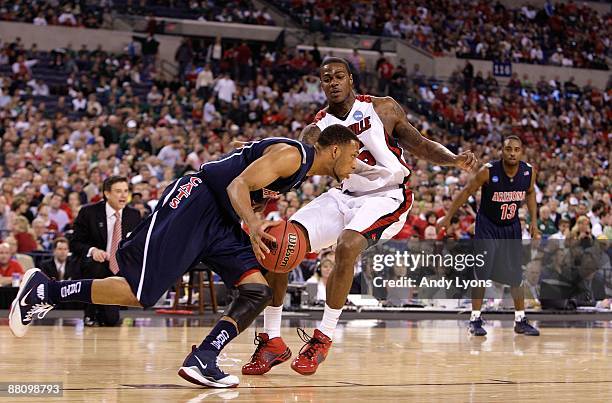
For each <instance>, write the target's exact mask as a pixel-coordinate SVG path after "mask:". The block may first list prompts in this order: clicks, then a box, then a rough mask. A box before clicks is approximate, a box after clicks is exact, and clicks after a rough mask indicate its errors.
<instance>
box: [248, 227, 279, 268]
mask: <svg viewBox="0 0 612 403" xmlns="http://www.w3.org/2000/svg"><path fill="white" fill-rule="evenodd" d="M281 223H282V221H266V220H261V219H259V220H257V221H255V222H253V223H252V224H250V225H248V227H249V238H250V239H251V244H252V245H253V252H255V257H256V258H257V259H258V260H260V261H263V260H264V259H265V258H266V256H265V253H270V248H268V246H267V245H266V243H265V242H264V239H267V240H268V241H269V242H271V243H275V242H276V238H274V237H273V236H272V235H270V234H268V233H267V232H266V229H267V228H269V227H274V226H277V225H279V224H281Z"/></svg>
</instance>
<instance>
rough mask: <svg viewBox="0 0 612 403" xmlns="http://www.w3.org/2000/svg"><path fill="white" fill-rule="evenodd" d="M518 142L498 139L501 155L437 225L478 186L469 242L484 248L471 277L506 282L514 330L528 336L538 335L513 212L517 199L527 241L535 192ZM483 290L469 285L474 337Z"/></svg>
mask: <svg viewBox="0 0 612 403" xmlns="http://www.w3.org/2000/svg"><path fill="white" fill-rule="evenodd" d="M522 154H523V143H522V142H521V139H519V138H518V137H516V136H508V137H506V139H505V140H504V142H503V147H502V159H501V160H498V161H493V162H490V163H487V164H485V165H483V166H482V168H480V170H479V171H478V173H477V174H476V175H475V176H474V177H473V178H472V179H471V180H470V182H469V183H468V184H467V186H466V187H465V188H464V189H463V190H462V191H461V193H459V196H458V197H457V198H456V199H455V200H454V201H453V203H452V205H451V207H450V208H449V210H448V212H447V213H446V215H445V216H444V217H442V218H440V220H439V223H438V224H439V226H441V227H443V228H448V227H449V226H450V222H451V219H452V218H453V216H454V215H455V213H456V212H457V210H458V209H459V207H461V206H462V205H463V204H464V203H465V202H466V201H467V199H468V198H469V197H470V195H473V194H475V193H476V191H477V190H478V189H479V188H482V191H481V194H480V207H479V208H478V213H477V214H476V230H475V237H474V238H475V242H476V245H477V247H478V248H479V250H480V249H481V248H482V250H483V251H484V252H486V258H485V265H484V267H482V268H475V269H474V276H475V277H476V279H477V280H489V279H491V280H494V281H497V282H500V283H503V284H508V285H510V293H511V294H512V299H513V300H514V310H515V311H514V331H515V332H516V333H520V334H525V335H528V336H539V335H540V332H539V331H538V330H537V329H536V328H535V327H533V326H532V325H531V324H530V323H529V321H528V320H527V317H526V316H525V297H524V292H523V285H522V281H523V271H522V267H521V263H522V262H521V259H522V243H521V238H522V236H521V235H522V230H521V222H520V221H519V217H518V211H519V208H520V207H521V204H522V202H523V200H525V199H527V208H528V209H529V216H530V219H531V222H530V224H529V233H530V234H531V238H532V239H536V238H538V237H539V235H540V234H539V231H538V226H537V222H538V217H537V211H538V210H537V204H536V196H535V189H534V184H535V178H536V172H535V169H534V168H533V167H532V166H531V165H529V164H528V163H526V162H524V161H521V156H522ZM484 294H485V288H483V287H474V288H472V316H471V317H470V324H469V331H470V334H472V335H474V336H485V335H486V334H487V331H486V330H485V329H484V328H483V327H482V318H481V315H480V310H481V307H482V300H483V298H484Z"/></svg>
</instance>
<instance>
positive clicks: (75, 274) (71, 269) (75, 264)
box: [40, 256, 80, 280]
mask: <svg viewBox="0 0 612 403" xmlns="http://www.w3.org/2000/svg"><path fill="white" fill-rule="evenodd" d="M40 270H42V271H43V273H45V274H46V275H47V276H49V277H50V278H55V279H58V280H59V274H58V272H57V266H56V265H55V260H54V259H53V258H51V259H47V260H44V261H42V262H41V263H40ZM79 274H80V273H79V261H78V259H76V258H74V257H73V256H69V257H68V260H67V261H66V267H65V269H64V278H63V279H62V280H73V279H78V278H79V277H80V276H79Z"/></svg>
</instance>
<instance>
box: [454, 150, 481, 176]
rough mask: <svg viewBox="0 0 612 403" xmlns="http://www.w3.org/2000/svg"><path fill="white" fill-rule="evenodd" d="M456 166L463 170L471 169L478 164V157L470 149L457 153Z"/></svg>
mask: <svg viewBox="0 0 612 403" xmlns="http://www.w3.org/2000/svg"><path fill="white" fill-rule="evenodd" d="M455 166H456V167H458V168H461V169H463V170H465V171H473V170H474V168H476V167H477V166H478V158H476V155H474V153H473V152H471V151H469V150H468V151H464V152H462V153H461V154H459V155H457V160H456V164H455Z"/></svg>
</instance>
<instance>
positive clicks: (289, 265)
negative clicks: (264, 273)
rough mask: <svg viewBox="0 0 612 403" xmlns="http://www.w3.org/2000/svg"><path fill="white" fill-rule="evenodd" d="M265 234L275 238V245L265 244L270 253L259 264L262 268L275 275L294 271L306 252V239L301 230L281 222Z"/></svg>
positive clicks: (289, 223)
mask: <svg viewBox="0 0 612 403" xmlns="http://www.w3.org/2000/svg"><path fill="white" fill-rule="evenodd" d="M266 232H267V233H268V234H270V235H272V236H273V237H274V238H276V243H275V244H274V243H272V242H269V241H267V240H264V242H266V245H267V246H268V248H270V253H266V257H265V259H264V260H263V262H261V264H262V266H263V267H264V268H265V269H267V270H270V271H272V272H275V273H288V272H290V271H291V270H293V269H295V268H296V267H297V266H298V264H300V262H301V261H302V260H304V256H306V253H307V252H308V250H307V249H308V244H307V242H306V237H305V236H304V233H303V232H302V230H301V228H300V227H298V226H297V225H295V224H293V223H292V222H287V221H283V222H282V223H281V224H279V225H276V226H274V227H269V228H268V229H267V230H266Z"/></svg>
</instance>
